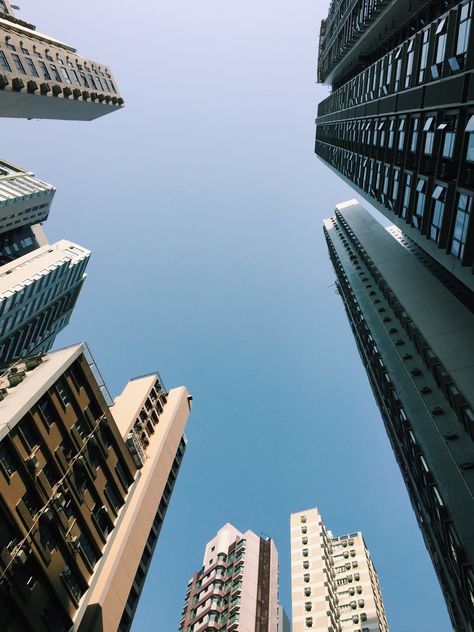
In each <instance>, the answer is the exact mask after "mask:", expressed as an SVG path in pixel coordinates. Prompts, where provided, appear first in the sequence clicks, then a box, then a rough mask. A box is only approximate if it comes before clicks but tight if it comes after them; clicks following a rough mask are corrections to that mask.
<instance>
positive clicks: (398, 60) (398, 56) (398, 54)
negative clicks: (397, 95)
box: [393, 46, 403, 92]
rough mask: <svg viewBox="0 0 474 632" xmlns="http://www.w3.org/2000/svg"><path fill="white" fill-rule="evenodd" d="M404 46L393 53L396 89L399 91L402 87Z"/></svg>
mask: <svg viewBox="0 0 474 632" xmlns="http://www.w3.org/2000/svg"><path fill="white" fill-rule="evenodd" d="M402 48H403V47H402V46H400V48H397V50H396V51H395V52H394V54H393V63H394V64H395V82H394V90H395V92H398V90H399V89H400V78H401V76H402Z"/></svg>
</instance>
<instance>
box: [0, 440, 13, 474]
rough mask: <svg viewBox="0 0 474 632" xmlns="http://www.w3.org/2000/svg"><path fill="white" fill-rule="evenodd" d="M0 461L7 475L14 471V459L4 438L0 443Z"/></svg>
mask: <svg viewBox="0 0 474 632" xmlns="http://www.w3.org/2000/svg"><path fill="white" fill-rule="evenodd" d="M0 463H1V464H2V466H3V469H4V470H5V472H6V473H7V474H8V476H11V475H12V474H13V473H14V472H15V471H16V459H15V457H14V453H13V451H12V448H11V447H10V445H9V443H7V441H6V440H3V441H2V442H1V443H0Z"/></svg>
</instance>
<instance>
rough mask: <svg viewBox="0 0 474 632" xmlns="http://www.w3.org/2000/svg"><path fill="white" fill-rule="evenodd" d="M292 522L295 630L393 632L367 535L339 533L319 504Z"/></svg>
mask: <svg viewBox="0 0 474 632" xmlns="http://www.w3.org/2000/svg"><path fill="white" fill-rule="evenodd" d="M290 524H291V591H292V592H291V595H292V597H291V601H292V610H293V616H292V619H293V628H292V629H293V632H303V631H306V630H309V629H311V630H314V631H315V632H328V630H329V631H330V632H342V631H346V630H347V631H349V630H350V632H388V625H387V619H386V616H385V609H384V605H383V601H382V595H381V592H380V586H379V581H378V577H377V573H376V571H375V567H374V564H373V562H372V559H371V557H370V554H369V551H368V549H367V546H366V544H365V541H364V538H363V537H362V534H361V533H360V532H357V533H350V534H348V535H342V536H339V537H334V536H333V535H332V533H331V531H328V530H327V529H326V526H325V525H324V522H323V520H322V518H321V515H320V514H319V512H318V510H317V509H308V510H306V511H302V512H298V513H293V514H291V521H290Z"/></svg>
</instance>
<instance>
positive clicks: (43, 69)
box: [38, 61, 51, 81]
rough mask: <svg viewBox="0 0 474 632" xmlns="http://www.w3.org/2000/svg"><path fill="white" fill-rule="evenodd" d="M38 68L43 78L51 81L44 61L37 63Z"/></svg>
mask: <svg viewBox="0 0 474 632" xmlns="http://www.w3.org/2000/svg"><path fill="white" fill-rule="evenodd" d="M38 66H39V67H40V70H41V72H42V73H43V78H44V79H47V80H48V81H49V80H50V79H51V75H50V74H49V70H48V68H47V66H46V64H45V63H44V61H39V62H38Z"/></svg>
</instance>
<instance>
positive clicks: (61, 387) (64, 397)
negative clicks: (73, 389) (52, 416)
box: [56, 380, 69, 408]
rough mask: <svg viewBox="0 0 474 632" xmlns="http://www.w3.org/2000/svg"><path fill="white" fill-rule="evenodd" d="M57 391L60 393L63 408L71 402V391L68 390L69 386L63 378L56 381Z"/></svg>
mask: <svg viewBox="0 0 474 632" xmlns="http://www.w3.org/2000/svg"><path fill="white" fill-rule="evenodd" d="M56 391H57V393H58V395H59V399H60V400H61V404H62V406H63V408H66V406H67V405H68V404H69V393H68V391H67V387H66V385H65V384H64V382H63V381H62V380H58V381H57V382H56Z"/></svg>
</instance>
